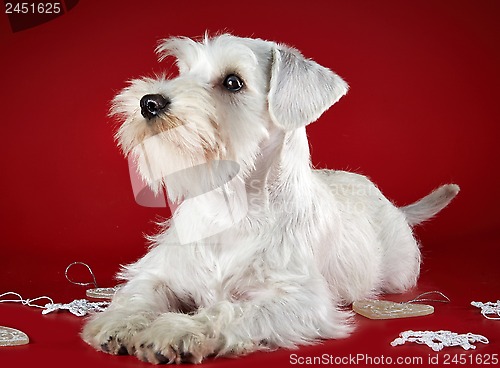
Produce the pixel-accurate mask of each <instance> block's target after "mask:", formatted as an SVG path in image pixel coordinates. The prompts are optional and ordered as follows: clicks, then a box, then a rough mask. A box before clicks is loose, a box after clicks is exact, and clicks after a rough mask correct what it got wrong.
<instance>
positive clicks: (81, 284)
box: [64, 262, 99, 288]
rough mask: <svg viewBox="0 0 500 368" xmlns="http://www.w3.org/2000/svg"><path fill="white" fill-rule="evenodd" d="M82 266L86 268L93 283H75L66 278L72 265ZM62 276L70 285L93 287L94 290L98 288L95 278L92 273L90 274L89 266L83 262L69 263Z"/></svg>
mask: <svg viewBox="0 0 500 368" xmlns="http://www.w3.org/2000/svg"><path fill="white" fill-rule="evenodd" d="M77 264H79V265H82V266H85V267H87V269H88V270H89V272H90V274H91V275H92V279H94V281H93V282H77V281H73V280H71V279H70V278H69V276H68V271H69V269H70V268H71V267H73V266H74V265H77ZM64 276H66V280H68V281H69V282H71V283H72V284H75V285H80V286H89V285H92V284H93V285H94V286H95V287H96V288H98V287H99V286H97V281H96V278H95V275H94V272H92V269H91V268H90V266H89V265H88V264H86V263H84V262H73V263H70V264H69V265H68V267H66V271H64Z"/></svg>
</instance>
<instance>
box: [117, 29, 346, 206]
mask: <svg viewBox="0 0 500 368" xmlns="http://www.w3.org/2000/svg"><path fill="white" fill-rule="evenodd" d="M157 53H158V54H159V58H160V61H161V60H162V59H163V58H165V57H167V56H169V55H172V56H174V57H176V60H177V66H178V68H179V75H178V77H176V78H173V79H165V78H164V77H159V78H155V79H151V78H144V79H139V80H133V81H131V82H130V85H129V86H128V87H127V88H125V89H124V90H123V91H122V92H121V93H120V94H118V95H117V96H116V98H115V99H114V104H113V108H112V113H113V114H115V115H118V116H119V117H120V118H121V119H122V121H123V123H122V125H121V127H120V128H119V130H118V132H117V134H116V138H117V140H118V143H119V145H120V147H121V148H122V150H123V151H124V153H125V154H126V155H132V157H134V158H135V160H136V161H137V163H138V167H139V170H140V172H141V175H142V176H143V178H144V179H145V181H146V182H147V183H148V184H149V185H150V186H151V187H152V188H153V189H154V190H157V189H159V187H160V186H161V184H162V183H163V182H164V181H165V180H167V182H168V181H169V179H168V178H169V176H171V175H175V173H179V172H180V171H184V172H185V173H186V175H188V176H189V175H195V176H196V180H191V183H193V184H194V183H196V182H200V181H204V180H205V179H204V178H205V177H207V174H208V173H209V174H210V175H208V176H212V177H213V175H214V172H213V170H211V168H212V167H213V166H214V165H216V166H217V165H218V166H219V168H220V167H221V165H222V167H223V168H224V169H223V170H218V173H217V174H215V175H216V176H220V180H216V182H217V183H221V182H222V183H223V182H225V181H227V176H234V175H236V174H242V175H246V174H248V173H249V172H250V171H251V170H252V169H254V168H255V161H256V159H257V157H258V156H259V155H262V150H263V147H262V142H265V141H266V139H268V138H269V134H270V131H271V130H273V131H276V130H278V131H281V132H285V133H286V132H289V131H291V130H294V129H298V128H301V127H303V126H305V125H307V124H309V123H311V122H313V121H315V120H316V119H318V118H319V116H320V115H321V114H322V113H323V112H324V111H325V110H327V109H328V108H329V107H330V106H331V105H332V104H334V103H335V102H336V101H338V100H339V99H340V97H342V96H343V95H344V94H345V93H346V92H347V89H348V86H347V84H346V83H345V82H344V81H343V80H342V79H341V78H340V77H339V76H338V75H336V74H335V73H333V72H332V71H331V70H329V69H327V68H324V67H322V66H320V65H318V64H317V63H315V62H314V61H312V60H308V59H306V58H304V57H303V56H302V55H301V54H300V53H299V52H298V51H297V50H295V49H293V48H290V47H287V46H285V45H280V44H276V43H274V42H268V41H263V40H260V39H249V38H239V37H235V36H231V35H227V34H224V35H220V36H217V37H214V38H208V37H205V38H204V39H203V40H202V41H200V42H197V41H194V40H192V39H189V38H169V39H166V40H163V41H162V43H161V44H160V45H159V47H158V48H157ZM214 163H215V164H214ZM193 167H196V168H198V170H195V171H196V172H195V171H193V170H191V172H190V171H189V169H190V168H193ZM186 170H187V171H186ZM220 173H222V174H220ZM177 179H179V177H177ZM191 179H193V178H191ZM177 182H180V181H179V180H177ZM169 184H170V183H169ZM200 185H201V184H200ZM205 190H206V189H205ZM176 192H177V193H176ZM169 194H172V196H173V198H172V199H174V200H175V199H176V198H175V197H177V198H178V197H179V196H182V195H186V193H185V192H184V193H182V190H181V189H180V188H178V190H173V191H172V190H171V188H170V185H169ZM191 194H192V193H191Z"/></svg>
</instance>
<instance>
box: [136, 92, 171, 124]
mask: <svg viewBox="0 0 500 368" xmlns="http://www.w3.org/2000/svg"><path fill="white" fill-rule="evenodd" d="M140 105H141V114H142V116H144V117H145V118H146V119H148V120H150V119H153V118H155V117H156V116H158V115H159V114H160V113H161V112H162V111H165V110H166V109H167V108H168V105H170V100H169V99H168V98H165V97H163V96H162V95H145V96H144V97H143V98H141V102H140Z"/></svg>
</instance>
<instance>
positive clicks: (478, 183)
mask: <svg viewBox="0 0 500 368" xmlns="http://www.w3.org/2000/svg"><path fill="white" fill-rule="evenodd" d="M2 13H3V10H2ZM499 24H500V3H499V2H497V1H472V0H471V1H451V0H450V1H431V0H424V1H412V2H407V1H396V0H394V1H388V0H383V1H368V0H367V1H358V0H356V1H349V2H347V1H316V2H300V3H293V2H283V3H278V2H270V1H251V2H250V1H248V2H236V1H219V2H216V1H189V2H185V1H183V2H172V1H144V2H140V1H135V2H124V1H82V2H81V3H79V4H77V5H76V6H75V7H74V8H73V9H72V10H71V11H69V12H67V14H65V15H63V16H60V17H58V18H56V19H54V20H52V21H50V22H48V23H45V24H42V25H39V26H37V27H34V28H31V29H27V30H24V31H20V32H12V29H11V27H10V25H9V19H8V18H7V16H6V15H5V14H0V48H1V49H0V50H1V54H2V57H1V59H0V66H1V68H0V81H1V89H0V96H1V98H0V107H1V110H2V112H1V124H2V129H1V130H0V131H1V136H2V140H1V144H0V163H1V168H2V175H1V178H2V179H1V182H0V205H1V221H0V234H1V235H2V236H1V240H0V242H1V248H0V249H1V255H0V294H1V293H2V292H5V291H16V292H18V293H20V294H22V295H23V296H24V297H25V298H34V297H37V296H40V295H49V296H51V297H52V298H53V299H55V300H56V302H69V301H70V300H72V299H74V298H81V297H84V291H83V289H82V288H80V287H78V286H74V285H71V284H69V283H68V282H67V281H66V279H65V278H64V269H65V268H66V266H67V265H68V264H69V263H71V262H73V261H76V260H78V261H84V262H87V263H88V264H89V265H91V267H92V268H93V270H94V272H95V273H96V276H97V280H98V282H99V283H100V284H101V285H102V286H109V285H113V284H114V281H113V275H114V273H115V272H116V271H117V270H118V269H119V265H120V264H124V263H129V262H132V261H134V260H135V259H137V258H138V257H140V256H141V255H142V254H144V252H145V249H146V243H145V241H144V239H143V234H144V233H146V234H147V233H153V232H154V231H155V227H156V226H155V224H154V220H157V219H158V217H159V216H160V217H165V216H168V215H169V212H168V210H167V209H162V208H156V209H154V208H153V209H151V208H145V207H140V206H139V205H137V204H136V203H135V201H134V198H133V195H132V190H131V186H130V181H129V174H128V167H127V161H126V160H125V159H124V158H123V157H122V156H121V155H120V152H119V150H118V149H117V148H116V145H115V143H114V141H113V133H114V130H115V129H116V125H115V124H114V123H113V122H112V121H110V119H109V118H108V117H107V112H108V109H109V101H110V100H111V99H112V97H113V96H114V94H115V93H116V92H117V91H118V90H120V89H121V88H123V87H124V86H125V81H126V80H127V79H130V78H135V77H139V76H142V75H151V74H153V72H161V71H162V70H164V69H165V68H166V67H168V66H169V65H170V64H171V63H170V62H166V63H164V64H158V63H157V61H156V56H155V54H154V52H153V50H154V48H155V46H156V42H157V41H158V40H159V39H160V38H164V37H167V36H170V35H186V36H193V37H194V36H200V35H202V34H203V33H204V32H205V30H209V31H212V32H219V31H230V32H232V33H234V34H236V35H240V36H253V37H260V38H264V39H269V40H275V41H279V42H283V43H287V44H290V45H293V46H295V47H297V48H298V49H300V50H301V51H302V52H303V53H304V54H305V55H306V56H308V57H311V58H313V59H315V60H316V61H317V62H319V63H320V64H322V65H325V66H327V67H330V68H331V69H333V70H335V71H336V72H337V73H338V74H340V75H341V76H342V77H343V78H344V79H345V80H346V81H347V82H348V83H349V84H350V87H351V90H350V92H349V93H348V95H347V96H346V97H344V98H343V99H341V101H340V102H339V103H338V104H337V105H335V106H334V107H333V108H332V109H330V110H329V111H328V112H326V113H325V114H324V115H323V117H322V118H321V119H320V120H319V121H318V122H316V123H315V124H312V125H311V126H310V127H309V128H308V132H309V137H310V144H311V146H312V159H313V163H314V164H315V165H316V166H317V167H322V168H323V167H324V168H332V169H333V168H335V169H347V170H351V171H356V172H359V173H363V174H365V175H368V176H369V177H371V178H372V180H373V181H375V182H376V183H377V184H378V186H379V187H380V188H381V190H382V191H383V192H384V193H385V194H386V196H387V197H389V198H391V199H393V200H394V201H395V203H397V204H400V205H402V204H406V203H410V202H412V201H414V200H416V199H417V198H419V197H421V196H423V195H425V194H427V193H428V192H429V191H431V190H432V189H433V188H435V187H437V186H438V185H440V184H443V183H449V182H455V183H457V184H459V185H460V186H461V189H462V191H461V192H460V194H459V196H458V197H457V199H456V200H455V201H454V202H453V203H452V205H451V206H450V207H449V208H447V209H446V210H444V211H443V213H441V214H440V215H439V216H438V217H437V218H436V219H435V220H433V221H431V222H429V223H428V224H426V225H425V226H424V227H422V228H418V229H417V230H416V232H417V236H418V237H419V238H420V240H421V242H422V244H423V253H424V265H423V268H422V277H421V282H420V284H419V286H418V289H417V290H414V291H412V292H411V293H408V294H406V295H401V296H391V297H389V299H391V300H408V299H411V298H412V297H413V296H414V295H416V294H418V293H419V292H423V291H428V290H435V289H437V290H440V291H442V292H444V293H445V294H447V295H448V296H449V297H450V298H451V299H452V303H450V304H448V305H440V304H438V305H436V313H435V314H434V315H432V316H429V317H419V318H415V319H408V320H401V321H385V322H381V321H375V322H374V321H369V320H365V319H363V318H362V317H357V319H356V321H357V323H358V326H359V327H358V329H357V331H356V332H355V334H354V335H353V336H352V337H351V338H349V339H346V340H343V341H327V342H324V343H323V344H321V345H318V346H314V347H302V348H301V349H300V350H298V351H295V352H294V353H297V354H299V355H303V356H313V355H321V354H323V353H328V354H333V355H335V356H341V357H342V356H348V355H349V354H358V353H360V354H369V355H370V356H372V357H380V356H382V355H384V356H388V355H389V356H394V357H396V356H407V357H418V356H421V357H424V358H425V360H424V362H426V361H427V359H428V355H429V354H432V356H434V354H435V353H434V352H432V351H431V350H430V349H428V348H427V347H423V346H404V347H397V348H392V347H390V346H389V342H390V341H392V339H394V338H395V337H396V336H397V335H398V333H399V332H401V331H403V330H407V329H414V330H423V329H450V330H453V331H456V332H461V333H465V332H475V333H482V334H484V335H486V336H487V337H489V339H490V344H489V345H481V344H478V345H479V346H478V349H477V350H476V351H473V352H467V353H466V356H467V357H473V359H476V358H477V357H478V356H480V355H478V354H493V353H500V342H499V340H500V333H499V331H500V330H499V327H500V325H499V324H500V322H494V321H487V320H485V319H484V318H482V317H481V316H480V314H479V311H478V310H476V309H475V308H473V307H470V306H469V305H468V304H469V303H470V301H472V300H480V301H496V300H497V299H500V293H499V280H500V271H499V267H498V259H499V255H500V250H499V246H498V241H499V235H498V230H499V225H500V220H499V216H498V210H497V209H498V208H499V207H500V200H499V198H500V196H499V195H498V188H499V184H500V178H499V173H498V163H499V160H498V159H499V149H498V139H499V127H498V123H499V118H498V113H499V109H498V106H499V103H498V101H499V100H500V93H499V86H500V72H499V66H500V48H499V47H498V45H499V43H500V26H499ZM73 276H74V277H75V278H80V279H83V278H85V274H84V273H83V272H82V273H80V272H78V270H76V269H75V270H74V274H73ZM81 323H82V320H81V319H78V318H77V317H74V316H72V315H69V314H67V313H64V312H61V313H59V314H54V315H47V316H42V315H41V314H40V311H39V310H38V309H33V308H29V307H26V306H21V305H13V304H9V305H7V304H0V325H5V326H11V327H16V328H20V329H22V330H24V331H25V332H26V333H28V335H30V337H31V340H32V343H31V344H30V345H28V346H25V347H15V348H1V347H0V360H2V359H5V358H9V359H11V361H12V364H16V366H28V365H30V366H32V365H33V364H38V365H49V364H51V365H52V366H61V367H65V366H67V365H68V364H69V363H71V364H72V365H73V366H82V367H83V366H86V367H87V366H106V367H114V366H116V367H127V366H146V365H143V364H142V363H139V362H138V361H136V359H135V358H131V357H111V356H107V355H105V354H99V353H96V352H94V351H93V350H92V349H91V348H89V347H87V346H86V345H85V344H84V343H83V342H81V341H80V340H79V338H78V336H77V332H78V330H79V329H80V327H81ZM445 353H448V354H451V355H454V354H461V353H465V351H464V350H462V349H460V348H454V349H449V350H447V351H445V352H443V353H440V354H439V357H440V359H441V362H443V359H444V354H445ZM289 355H290V352H289V351H286V350H280V351H278V352H274V353H267V354H263V353H262V354H261V353H258V354H253V355H251V356H249V357H245V358H242V359H238V360H225V359H222V360H217V361H212V360H209V361H208V365H224V364H225V365H226V366H232V367H234V366H254V365H256V364H274V365H276V366H288V365H289ZM468 359H470V358H468ZM2 365H3V363H2ZM419 366H425V364H424V365H419Z"/></svg>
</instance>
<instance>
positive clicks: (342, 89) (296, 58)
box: [268, 45, 349, 130]
mask: <svg viewBox="0 0 500 368" xmlns="http://www.w3.org/2000/svg"><path fill="white" fill-rule="evenodd" d="M272 53H273V55H272V58H273V59H272V64H271V77H270V85H269V95H268V103H269V113H270V115H271V119H272V120H273V121H274V123H276V124H277V125H278V126H281V127H282V128H284V129H286V130H293V129H296V128H299V127H302V126H305V125H307V124H309V123H312V122H313V121H315V120H317V119H318V118H319V117H320V116H321V114H323V112H325V111H326V110H327V109H328V108H329V107H330V106H332V105H333V104H334V103H335V102H337V101H338V100H339V99H340V98H341V97H342V96H343V95H345V94H346V93H347V90H348V88H349V86H348V85H347V83H346V82H345V81H344V80H343V79H342V78H340V77H339V76H338V75H337V74H335V73H334V72H332V71H331V70H330V69H327V68H325V67H323V66H321V65H319V64H318V63H316V62H314V61H313V60H309V59H306V58H304V57H303V56H302V54H301V53H300V52H299V51H297V50H295V49H292V48H290V47H287V46H284V45H276V46H275V47H273V50H272Z"/></svg>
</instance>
